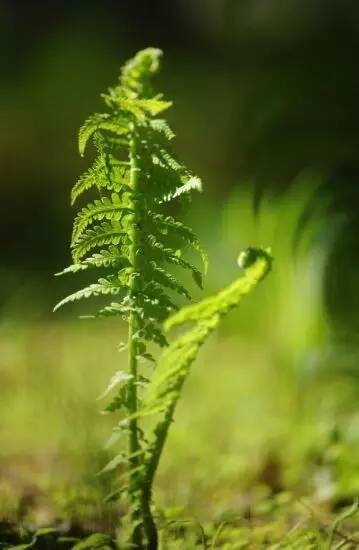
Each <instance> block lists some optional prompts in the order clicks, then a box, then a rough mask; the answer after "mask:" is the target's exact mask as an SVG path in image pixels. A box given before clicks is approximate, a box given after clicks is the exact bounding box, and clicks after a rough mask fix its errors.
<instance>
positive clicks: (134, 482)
mask: <svg viewBox="0 0 359 550" xmlns="http://www.w3.org/2000/svg"><path fill="white" fill-rule="evenodd" d="M132 128H133V126H132ZM136 156H137V150H136V136H135V132H134V128H133V130H132V138H131V141H130V187H131V189H132V190H133V192H134V195H135V194H136V193H137V185H138V172H139V168H138V166H137V159H136ZM129 208H130V210H132V211H133V214H132V215H131V216H132V219H131V220H130V227H131V231H130V250H129V257H130V264H131V266H132V267H131V274H132V277H131V276H130V291H129V296H130V299H131V302H134V301H135V295H136V290H137V278H136V276H135V273H137V271H138V267H139V266H138V261H137V258H138V255H137V250H138V245H139V242H138V241H139V234H138V233H139V231H138V223H139V222H138V218H139V212H138V206H137V204H136V201H134V200H130V204H129ZM138 330H139V322H138V313H136V312H131V313H130V317H129V321H128V346H129V347H128V365H129V366H128V370H129V374H130V376H131V378H130V379H129V382H128V388H127V392H128V411H129V414H130V415H132V416H134V418H133V419H132V420H130V422H129V456H130V457H131V458H130V463H131V468H130V481H129V495H130V498H131V500H132V502H131V505H132V514H131V516H132V517H131V519H132V523H133V525H134V530H133V534H132V542H133V544H134V545H135V547H136V548H141V547H142V533H141V528H140V520H141V511H140V510H139V509H138V503H137V496H136V495H137V493H138V491H139V490H140V487H139V477H138V471H137V469H138V466H139V456H138V451H139V450H140V442H139V438H138V426H137V419H136V417H135V416H136V413H137V384H138V368H137V332H138Z"/></svg>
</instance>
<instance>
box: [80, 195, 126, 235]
mask: <svg viewBox="0 0 359 550" xmlns="http://www.w3.org/2000/svg"><path fill="white" fill-rule="evenodd" d="M129 214H133V210H131V209H130V208H128V207H126V206H124V203H123V201H122V200H121V197H120V196H119V194H118V193H112V195H111V198H109V197H102V198H101V199H97V200H95V201H94V202H92V203H89V204H88V205H87V206H85V207H84V208H83V209H82V210H81V211H80V212H79V213H78V214H77V216H76V218H75V221H74V228H73V232H72V244H73V245H74V244H75V243H76V242H77V241H78V239H79V238H80V237H81V235H82V234H83V232H84V231H85V229H86V228H87V227H88V226H89V225H90V224H91V223H92V222H93V221H95V220H97V221H101V220H103V219H106V220H109V221H111V220H116V221H120V220H121V219H122V218H123V217H124V216H127V215H129Z"/></svg>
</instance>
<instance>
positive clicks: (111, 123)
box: [79, 113, 129, 157]
mask: <svg viewBox="0 0 359 550" xmlns="http://www.w3.org/2000/svg"><path fill="white" fill-rule="evenodd" d="M98 130H107V131H110V132H113V133H114V134H117V135H120V136H123V135H126V134H128V133H129V128H128V121H127V120H126V119H125V118H123V117H120V116H118V115H117V114H109V113H96V114H94V115H91V116H90V117H89V118H88V119H87V120H86V122H85V123H84V124H83V125H82V126H81V128H80V132H79V152H80V155H81V156H82V157H83V156H84V154H85V149H86V145H87V143H88V141H89V139H90V138H91V137H92V135H93V134H94V133H95V132H97V131H98Z"/></svg>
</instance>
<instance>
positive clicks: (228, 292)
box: [55, 48, 271, 550]
mask: <svg viewBox="0 0 359 550" xmlns="http://www.w3.org/2000/svg"><path fill="white" fill-rule="evenodd" d="M160 57H161V52H160V50H158V49H154V48H148V49H146V50H143V51H140V52H139V53H137V55H136V56H135V57H134V58H133V59H131V60H130V61H128V62H127V63H126V64H125V65H124V67H123V69H122V71H121V75H120V78H119V83H118V84H117V86H115V87H114V88H111V89H110V90H109V91H108V93H107V94H104V95H103V99H104V101H105V103H106V105H107V108H108V111H107V112H106V113H104V114H95V115H93V116H91V117H90V118H89V119H88V120H87V121H86V122H85V124H84V125H83V126H82V128H81V130H80V136H79V149H80V153H81V155H83V154H84V152H85V148H86V145H87V142H88V141H89V140H92V141H93V143H94V145H95V148H96V151H97V155H96V158H95V161H94V163H93V165H92V167H91V168H90V169H89V170H87V172H85V174H83V175H82V176H81V177H80V179H79V180H78V182H77V183H76V184H75V186H74V187H73V189H72V194H71V199H72V203H75V201H77V200H78V198H79V197H80V196H81V195H83V194H84V193H87V192H88V191H95V192H97V194H98V198H96V199H94V200H93V202H90V203H88V204H87V206H84V207H83V208H81V209H80V211H79V213H78V214H77V216H76V218H75V221H74V228H73V234H72V242H71V247H72V255H73V260H74V263H73V265H71V266H69V267H67V268H66V269H65V270H64V271H63V272H62V273H61V274H63V273H74V272H78V271H85V270H90V269H94V268H95V269H100V270H102V275H101V277H99V278H98V279H97V281H96V282H93V283H92V284H90V285H89V286H86V287H85V288H83V289H81V290H78V291H77V292H75V293H74V294H71V295H70V296H68V297H67V298H64V299H63V300H61V302H59V304H58V305H57V306H56V307H55V310H56V309H58V308H59V307H62V306H63V305H65V304H68V303H70V302H75V301H77V300H82V299H85V298H90V297H106V296H111V297H114V298H111V300H110V302H109V303H107V304H106V305H103V306H102V307H100V309H99V310H98V311H97V313H96V314H95V316H98V317H103V316H119V317H120V318H121V319H123V320H125V321H127V323H128V342H127V346H126V349H127V352H128V369H127V370H126V371H123V370H119V371H118V372H116V373H115V374H114V376H113V377H112V379H111V381H110V383H109V386H108V388H107V389H106V390H105V392H104V393H103V395H102V396H101V397H106V396H108V395H110V394H112V399H111V400H110V402H109V404H108V405H107V407H106V411H108V412H118V411H120V412H121V416H120V419H119V421H118V423H117V424H116V426H115V427H114V429H113V433H112V435H111V437H110V439H109V442H108V447H111V446H114V445H116V444H117V442H118V441H119V439H120V438H122V437H123V436H125V437H127V440H128V450H127V452H126V453H123V452H122V453H120V454H118V455H117V456H115V457H114V458H113V459H112V460H111V461H110V462H109V464H107V465H106V466H105V467H104V469H103V472H111V471H117V470H118V468H119V466H121V471H122V466H123V465H125V466H127V469H126V470H127V471H126V474H125V475H126V476H127V478H128V482H127V483H126V482H123V480H122V479H121V482H120V486H119V490H118V491H116V492H115V493H114V495H112V497H113V498H116V497H117V496H120V495H125V498H126V502H127V506H128V510H129V514H128V517H129V520H130V521H129V522H128V523H129V533H128V536H127V539H126V541H125V542H122V541H121V546H120V547H121V549H122V548H123V549H124V548H134V549H139V550H141V549H144V548H147V549H148V550H156V549H157V548H158V536H157V527H156V524H155V522H154V519H153V515H152V509H151V504H152V487H153V482H154V477H155V474H156V471H157V468H158V464H159V461H160V457H161V453H162V450H163V447H164V444H165V441H166V438H167V434H168V430H169V427H170V424H171V422H172V419H173V415H174V411H175V407H176V404H177V401H178V398H179V396H180V393H181V390H182V387H183V384H184V382H185V380H186V378H187V376H188V373H189V369H190V366H191V364H192V363H193V361H194V360H195V359H196V357H197V354H198V352H199V350H200V348H201V346H202V345H203V343H204V342H205V340H206V339H207V337H208V336H209V335H210V334H211V333H212V332H213V331H214V330H215V329H216V327H217V326H218V324H219V323H220V321H221V319H222V318H223V317H224V316H225V315H226V314H227V313H228V312H229V311H230V310H231V309H233V308H234V307H236V306H237V305H238V304H239V302H240V300H241V299H242V297H243V296H244V295H246V294H248V293H249V292H251V290H252V289H253V288H255V287H256V286H257V284H258V283H259V282H260V281H261V280H262V279H263V278H264V277H265V276H266V274H267V273H268V272H269V270H270V268H271V256H270V255H269V253H268V252H267V251H265V250H263V249H255V248H249V249H248V250H247V251H246V252H244V253H242V255H241V256H240V267H242V268H243V273H242V274H241V276H240V277H239V279H238V280H237V281H235V282H234V283H232V284H231V285H230V286H229V287H227V288H226V289H224V290H222V291H221V292H219V293H218V294H217V295H216V296H213V297H210V298H206V299H205V300H203V301H202V302H199V303H197V304H194V305H190V306H187V307H184V308H182V309H181V310H178V307H177V305H176V303H175V301H174V298H173V296H174V295H175V294H176V293H177V294H178V295H180V296H182V297H185V298H187V299H189V298H190V294H189V292H188V289H187V288H186V286H185V285H184V284H183V283H182V282H181V281H180V280H179V279H178V278H177V276H175V275H174V274H173V273H172V272H171V270H170V269H169V267H171V266H174V267H176V268H177V270H176V271H178V268H182V269H183V270H185V271H187V272H190V273H191V274H192V276H193V279H194V281H195V283H196V284H197V285H198V286H199V287H202V276H201V272H200V271H199V270H198V269H197V267H195V266H194V265H192V264H191V263H190V262H189V261H187V260H186V259H185V258H184V256H183V252H184V251H185V248H186V247H188V246H189V247H191V248H192V249H194V250H195V251H197V252H198V253H199V255H200V257H201V259H202V261H203V264H204V269H205V270H206V268H207V256H206V254H205V252H204V251H203V249H202V247H201V245H200V243H199V241H198V239H197V237H196V235H195V234H194V233H193V231H192V230H191V228H190V227H188V226H186V225H184V224H183V223H182V222H180V221H178V220H177V219H175V218H174V217H172V216H169V215H168V214H167V213H166V210H167V208H168V204H169V203H172V202H174V201H177V202H179V201H184V200H186V199H187V198H188V196H189V195H190V193H191V192H192V191H193V190H201V181H200V180H199V178H197V177H195V176H193V175H192V174H191V172H189V170H187V169H186V168H185V167H184V166H183V165H182V164H181V163H180V162H179V161H178V160H177V159H176V158H175V157H174V156H173V154H172V153H171V152H170V150H169V141H171V140H172V139H173V137H174V134H173V132H172V130H171V129H170V127H169V126H168V124H167V122H166V121H165V120H164V119H163V118H161V116H160V115H161V113H163V112H164V111H165V110H166V109H168V108H169V107H170V106H171V103H170V102H168V101H165V100H164V99H163V98H162V96H161V95H155V94H154V92H153V91H152V88H151V82H150V81H151V78H152V76H153V75H154V74H155V73H157V71H158V69H159V61H160ZM188 321H190V322H192V323H193V326H192V328H191V329H189V330H188V331H187V332H185V333H184V334H183V335H180V336H179V337H178V338H177V339H176V340H174V342H173V343H172V344H171V345H168V342H167V338H166V333H167V331H168V330H169V329H171V328H172V327H175V326H180V325H183V324H184V323H186V322H188ZM153 343H154V344H157V345H159V346H160V347H162V348H165V349H164V351H163V352H162V354H161V355H160V358H159V360H158V361H157V364H156V369H155V371H154V373H153V375H152V377H151V379H150V380H148V379H147V378H146V377H145V376H144V371H143V370H142V366H141V365H142V360H146V361H149V362H151V363H156V360H155V359H154V357H153V356H152V355H151V354H150V351H149V349H148V345H149V344H153ZM148 418H150V419H152V424H151V425H150V427H148V424H146V422H145V421H146V420H147V419H148ZM145 432H146V433H145ZM123 523H124V522H123Z"/></svg>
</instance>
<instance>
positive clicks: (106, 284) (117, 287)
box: [54, 278, 126, 311]
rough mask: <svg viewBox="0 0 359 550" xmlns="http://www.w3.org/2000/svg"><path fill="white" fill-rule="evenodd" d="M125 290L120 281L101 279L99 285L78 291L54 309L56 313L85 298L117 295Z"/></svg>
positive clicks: (95, 284)
mask: <svg viewBox="0 0 359 550" xmlns="http://www.w3.org/2000/svg"><path fill="white" fill-rule="evenodd" d="M124 290H126V287H124V286H123V285H122V284H120V282H119V281H118V280H117V281H116V280H115V278H111V279H105V278H101V279H99V280H98V282H97V283H94V284H91V285H89V286H86V287H85V288H82V289H81V290H78V291H77V292H74V293H73V294H70V295H69V296H67V297H66V298H64V299H63V300H61V302H59V303H58V304H57V305H56V306H55V307H54V311H57V310H58V309H60V307H63V306H64V305H66V304H69V303H70V302H76V301H78V300H83V299H85V298H90V297H97V296H101V295H107V294H111V295H115V294H119V293H120V292H123V291H124Z"/></svg>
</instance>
